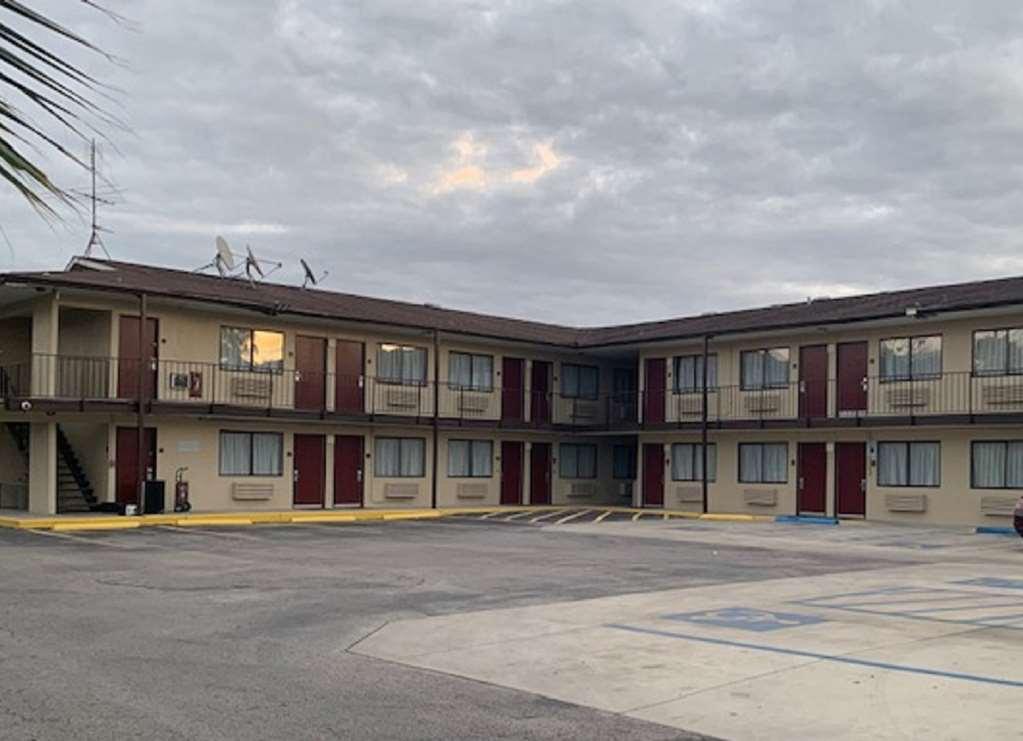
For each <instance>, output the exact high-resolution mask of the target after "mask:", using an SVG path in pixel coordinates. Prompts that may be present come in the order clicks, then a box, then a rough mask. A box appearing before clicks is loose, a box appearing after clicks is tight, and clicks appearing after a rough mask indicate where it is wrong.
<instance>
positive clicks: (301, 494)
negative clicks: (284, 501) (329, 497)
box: [292, 435, 327, 507]
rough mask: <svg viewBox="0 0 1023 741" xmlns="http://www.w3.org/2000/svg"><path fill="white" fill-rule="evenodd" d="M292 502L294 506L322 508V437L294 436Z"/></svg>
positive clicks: (323, 483) (324, 448) (323, 453)
mask: <svg viewBox="0 0 1023 741" xmlns="http://www.w3.org/2000/svg"><path fill="white" fill-rule="evenodd" d="M293 455H294V461H295V462H294V466H295V467H294V470H293V471H292V481H294V488H293V489H292V501H293V502H294V503H295V505H296V506H313V505H315V506H317V507H322V506H323V490H324V485H325V483H326V482H325V481H324V479H325V478H326V471H325V468H326V464H327V461H326V440H325V439H324V437H323V435H295V450H294V453H293Z"/></svg>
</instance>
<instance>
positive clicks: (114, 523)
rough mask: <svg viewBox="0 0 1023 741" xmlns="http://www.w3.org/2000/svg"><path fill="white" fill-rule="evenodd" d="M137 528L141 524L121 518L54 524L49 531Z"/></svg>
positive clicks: (127, 518) (130, 519)
mask: <svg viewBox="0 0 1023 741" xmlns="http://www.w3.org/2000/svg"><path fill="white" fill-rule="evenodd" d="M138 527H142V523H141V522H139V521H138V520H133V519H132V518H130V517H122V518H119V519H117V520H103V521H100V522H97V521H95V520H87V521H83V522H73V521H68V522H55V523H53V525H51V526H50V528H49V529H50V530H52V531H53V532H55V533H57V532H60V533H64V532H71V531H75V530H133V529H135V528H138ZM39 529H45V528H39Z"/></svg>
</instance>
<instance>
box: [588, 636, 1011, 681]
mask: <svg viewBox="0 0 1023 741" xmlns="http://www.w3.org/2000/svg"><path fill="white" fill-rule="evenodd" d="M605 627H608V628H614V629H615V630H624V631H628V632H632V633H641V634H644V635H652V636H659V637H662V638H674V639H676V640H682V641H694V642H696V643H708V644H711V645H714V646H727V647H729V648H744V649H747V650H750V651H762V652H766V653H776V654H782V655H785V656H799V657H802V658H806V659H817V660H819V661H833V662H836V663H839V664H851V665H853V666H862V667H867V668H869V669H884V670H886V671H892V672H903V673H906V674H921V675H924V676H928V677H941V678H943V679H960V680H963V681H966V682H979V683H981V684H996V685H1001V686H1003V687H1021V688H1023V681H1018V680H1015V679H1005V678H1003V677H989V676H984V675H982V674H966V673H964V672H948V671H942V670H940V669H928V668H926V667H922V666H909V665H906V664H891V663H888V662H886V661H873V660H871V659H857V658H855V657H853V656H848V655H839V654H824V653H818V652H816V651H802V650H800V649H797V648H783V647H781V646H769V645H767V644H763V643H747V642H746V641H731V640H727V639H725V638H711V637H709V636H698V635H692V634H689V633H674V632H672V631H668V630H658V629H656V628H641V627H639V626H635V625H621V624H617V623H610V624H608V625H606V626H605Z"/></svg>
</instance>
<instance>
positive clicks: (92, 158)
mask: <svg viewBox="0 0 1023 741" xmlns="http://www.w3.org/2000/svg"><path fill="white" fill-rule="evenodd" d="M89 175H90V177H91V182H92V187H91V188H90V189H89V193H88V195H87V196H86V197H87V198H88V199H89V203H90V207H91V209H90V210H91V216H92V219H91V229H90V232H89V243H88V244H87V245H86V246H85V255H84V257H86V258H91V257H92V256H93V253H94V252H95V251H96V248H97V247H98V248H99V249H101V250H103V254H104V255H106V256H107V259H108V260H109V259H110V253H109V252H108V251H107V246H106V245H105V244H103V239H102V238H101V237H100V233H101V232H105V231H108V230H107V229H104V228H103V227H101V226H100V225H99V219H98V218H97V216H96V207H97V205H98V204H100V203H102V204H103V205H105V206H113V205H114V202H113V201H111V200H109V199H106V198H102V197H100V196H99V195H98V194H97V193H96V140H95V139H93V140H92V142H91V143H90V146H89Z"/></svg>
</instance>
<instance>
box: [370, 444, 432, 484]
mask: <svg viewBox="0 0 1023 741" xmlns="http://www.w3.org/2000/svg"><path fill="white" fill-rule="evenodd" d="M373 457H374V458H375V465H374V468H373V470H374V471H375V472H376V475H377V476H379V477H380V478H386V479H391V478H395V479H397V478H422V477H423V476H425V475H426V440H424V439H422V438H421V437H378V438H377V439H376V441H375V443H374V456H373Z"/></svg>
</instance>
